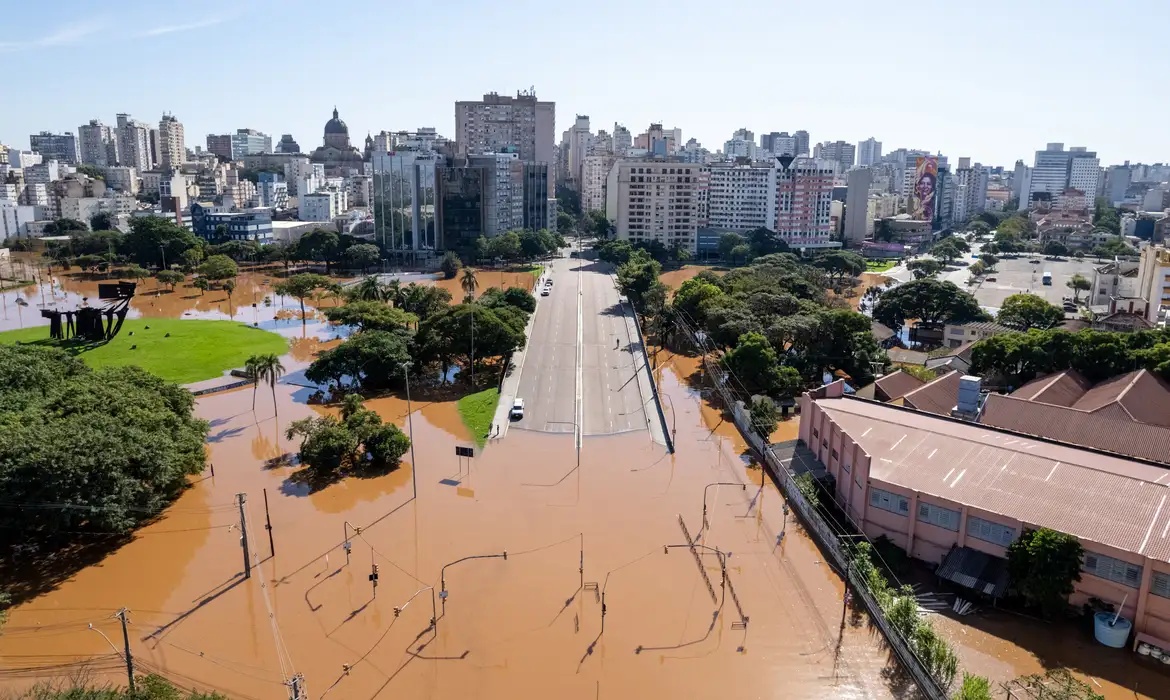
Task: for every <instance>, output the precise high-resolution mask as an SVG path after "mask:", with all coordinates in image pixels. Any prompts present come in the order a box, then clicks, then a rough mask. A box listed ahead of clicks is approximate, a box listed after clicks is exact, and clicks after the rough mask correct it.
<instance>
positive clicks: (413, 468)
mask: <svg viewBox="0 0 1170 700" xmlns="http://www.w3.org/2000/svg"><path fill="white" fill-rule="evenodd" d="M471 322H472V324H473V325H472V327H473V328H474V324H475V314H474V313H472V315H471ZM472 366H473V367H474V366H475V365H474V361H473V363H472ZM472 371H473V372H474V371H475V370H472ZM402 377H403V378H404V379H405V380H406V429H407V430H408V431H409V432H410V488H411V489H412V490H413V491H414V498H418V463H417V462H415V461H414V418H413V414H414V411H412V410H411V407H410V363H409V362H403V363H402ZM474 383H475V380H474V375H473V379H472V384H474ZM346 554H347V555H348V550H347V552H346ZM346 561H348V559H347V560H346Z"/></svg>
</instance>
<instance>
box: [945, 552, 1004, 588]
mask: <svg viewBox="0 0 1170 700" xmlns="http://www.w3.org/2000/svg"><path fill="white" fill-rule="evenodd" d="M934 573H935V575H937V576H938V577H939V578H941V579H943V580H946V581H950V582H951V583H955V584H958V585H960V586H962V587H964V588H970V589H971V590H973V591H976V592H978V593H982V594H984V595H988V596H991V597H992V598H1002V597H1003V596H1004V594H1005V593H1007V589H1008V572H1007V560H1006V559H1000V558H999V557H993V556H991V555H990V554H985V553H984V552H980V551H979V550H976V549H971V548H970V547H959V546H954V547H951V551H950V552H948V553H947V556H946V558H945V559H943V562H942V564H940V565H939V567H938V570H937V571H935V572H934Z"/></svg>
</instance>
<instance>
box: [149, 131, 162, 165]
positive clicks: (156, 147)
mask: <svg viewBox="0 0 1170 700" xmlns="http://www.w3.org/2000/svg"><path fill="white" fill-rule="evenodd" d="M161 158H162V143H160V141H159V136H158V129H153V128H152V129H151V130H150V169H151V170H157V169H158V166H159V163H160V162H161V160H160V159H161Z"/></svg>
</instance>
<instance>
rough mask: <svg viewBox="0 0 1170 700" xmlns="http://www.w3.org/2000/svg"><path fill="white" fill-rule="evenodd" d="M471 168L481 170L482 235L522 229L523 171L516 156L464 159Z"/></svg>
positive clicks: (475, 156) (501, 155) (481, 155)
mask: <svg viewBox="0 0 1170 700" xmlns="http://www.w3.org/2000/svg"><path fill="white" fill-rule="evenodd" d="M467 163H468V165H470V166H472V167H480V168H483V169H484V180H483V182H484V218H483V235H485V236H487V237H488V238H492V237H494V236H499V235H501V234H504V233H507V232H508V231H511V230H512V229H518V228H523V226H524V205H523V201H522V196H523V187H524V167H523V164H522V163H521V161H520V158H519V156H518V155H517V154H515V153H484V154H476V155H469V156H467Z"/></svg>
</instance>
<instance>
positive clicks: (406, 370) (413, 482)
mask: <svg viewBox="0 0 1170 700" xmlns="http://www.w3.org/2000/svg"><path fill="white" fill-rule="evenodd" d="M402 376H403V377H404V378H405V379H406V429H407V431H408V432H409V433H410V435H409V437H410V486H411V489H413V491H414V498H418V463H417V462H415V460H414V419H413V418H412V416H411V414H412V413H413V411H411V408H410V363H409V362H403V363H402Z"/></svg>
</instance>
